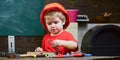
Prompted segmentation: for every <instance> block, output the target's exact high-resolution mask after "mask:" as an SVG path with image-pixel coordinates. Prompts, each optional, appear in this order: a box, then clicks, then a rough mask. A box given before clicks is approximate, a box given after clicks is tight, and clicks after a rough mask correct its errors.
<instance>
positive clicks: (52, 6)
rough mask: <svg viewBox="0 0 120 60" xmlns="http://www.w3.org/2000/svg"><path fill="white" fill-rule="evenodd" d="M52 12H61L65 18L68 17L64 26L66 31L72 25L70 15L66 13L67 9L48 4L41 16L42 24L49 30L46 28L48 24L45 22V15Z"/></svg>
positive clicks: (55, 4)
mask: <svg viewBox="0 0 120 60" xmlns="http://www.w3.org/2000/svg"><path fill="white" fill-rule="evenodd" d="M50 11H60V12H62V13H63V14H64V15H65V17H66V22H65V25H64V26H63V29H66V28H67V27H68V25H69V23H70V17H69V14H68V12H67V11H66V9H65V8H64V7H63V6H62V5H61V4H59V3H50V4H47V5H46V6H45V7H44V8H43V10H42V11H41V14H40V22H41V23H42V25H43V27H44V28H45V29H46V30H48V29H47V27H46V24H45V21H44V15H45V13H47V12H50Z"/></svg>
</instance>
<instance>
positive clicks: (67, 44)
mask: <svg viewBox="0 0 120 60" xmlns="http://www.w3.org/2000/svg"><path fill="white" fill-rule="evenodd" d="M51 44H52V46H53V47H56V46H64V47H66V48H68V49H70V50H75V49H76V48H78V44H77V42H75V41H64V40H55V41H53V42H52V43H51Z"/></svg>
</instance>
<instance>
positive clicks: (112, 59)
mask: <svg viewBox="0 0 120 60" xmlns="http://www.w3.org/2000/svg"><path fill="white" fill-rule="evenodd" d="M0 60H120V56H92V57H69V58H44V57H42V58H6V57H0Z"/></svg>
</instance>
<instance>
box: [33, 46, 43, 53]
mask: <svg viewBox="0 0 120 60" xmlns="http://www.w3.org/2000/svg"><path fill="white" fill-rule="evenodd" d="M35 52H43V49H42V48H41V47H37V48H36V49H35Z"/></svg>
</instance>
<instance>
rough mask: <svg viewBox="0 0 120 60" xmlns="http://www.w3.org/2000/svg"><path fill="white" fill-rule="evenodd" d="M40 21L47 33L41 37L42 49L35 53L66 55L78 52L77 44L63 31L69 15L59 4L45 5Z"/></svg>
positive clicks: (67, 23) (37, 49)
mask: <svg viewBox="0 0 120 60" xmlns="http://www.w3.org/2000/svg"><path fill="white" fill-rule="evenodd" d="M40 21H41V23H42V25H43V27H44V28H45V29H46V30H47V31H48V33H47V34H46V35H45V36H44V37H43V40H42V47H37V48H36V49H35V51H36V52H43V51H46V52H58V53H59V54H63V55H64V54H67V53H70V52H75V51H77V50H78V42H77V40H75V38H74V37H73V36H72V35H71V34H70V33H69V32H67V31H65V29H66V28H67V27H68V25H69V23H70V21H69V15H68V13H67V11H66V10H65V9H64V7H63V6H62V5H60V4H59V3H50V4H47V5H46V6H45V7H44V9H43V10H42V12H41V15H40Z"/></svg>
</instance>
